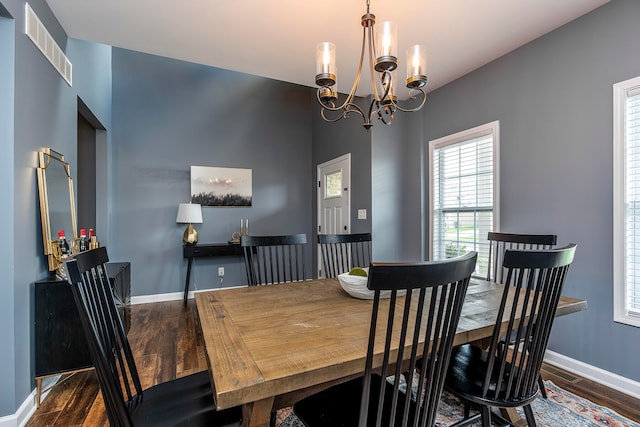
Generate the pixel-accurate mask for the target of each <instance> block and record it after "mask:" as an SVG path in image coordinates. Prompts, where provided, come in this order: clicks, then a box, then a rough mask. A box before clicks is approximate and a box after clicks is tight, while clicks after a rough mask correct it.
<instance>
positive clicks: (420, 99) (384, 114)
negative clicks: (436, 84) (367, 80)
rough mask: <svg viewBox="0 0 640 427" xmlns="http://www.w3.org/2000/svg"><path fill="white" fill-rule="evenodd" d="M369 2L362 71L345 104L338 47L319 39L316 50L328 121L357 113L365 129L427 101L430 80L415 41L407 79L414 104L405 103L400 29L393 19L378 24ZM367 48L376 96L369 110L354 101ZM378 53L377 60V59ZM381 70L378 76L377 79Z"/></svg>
mask: <svg viewBox="0 0 640 427" xmlns="http://www.w3.org/2000/svg"><path fill="white" fill-rule="evenodd" d="M369 2H370V0H367V13H366V14H364V15H363V16H362V20H361V23H362V27H363V30H362V48H361V51H360V64H359V65H358V73H357V75H356V79H355V81H354V83H353V87H352V88H351V91H350V92H349V94H348V95H347V98H346V99H345V100H344V102H343V103H342V104H341V105H338V104H337V102H338V94H337V92H336V90H335V84H336V80H337V77H336V74H337V72H336V47H335V45H334V44H333V43H330V42H323V43H319V44H318V47H317V51H316V59H317V74H316V85H318V86H319V88H318V92H317V98H318V102H319V103H320V106H321V107H322V111H321V115H322V118H323V119H324V120H325V121H328V122H337V121H338V120H341V119H343V118H347V117H348V116H349V115H350V114H352V113H356V114H359V115H360V116H362V118H363V120H364V123H363V124H362V126H364V128H365V129H367V130H369V129H370V128H371V127H372V126H373V123H372V122H371V121H372V120H373V118H374V117H377V118H378V120H380V121H381V122H382V123H384V124H386V125H390V124H391V123H392V122H393V114H394V113H395V112H396V111H397V110H400V111H404V112H414V111H418V110H419V109H421V108H422V106H423V105H424V103H425V101H426V99H427V94H426V93H425V91H424V89H423V87H424V86H425V85H426V84H427V76H426V75H425V73H426V70H427V60H426V51H425V49H424V47H422V46H420V45H414V46H411V47H410V48H408V49H407V80H406V85H407V88H409V90H410V92H409V99H410V100H411V101H407V103H408V104H410V105H405V106H404V107H401V106H400V105H399V104H398V99H397V96H396V92H395V87H396V71H395V70H396V68H397V67H398V58H397V53H396V51H397V46H396V45H397V29H396V26H395V24H393V23H392V22H387V21H385V22H382V23H381V24H380V25H379V26H378V27H377V28H375V31H374V27H375V23H376V17H375V15H374V14H372V13H370V12H369ZM365 50H366V51H368V55H369V68H370V77H371V86H372V88H373V94H372V98H373V99H372V100H371V104H370V105H369V109H368V111H365V110H363V109H362V108H360V107H359V106H358V105H356V104H355V103H354V96H355V93H356V90H357V89H358V84H359V83H360V77H361V75H362V62H363V60H364V55H365ZM374 53H375V58H376V59H375V62H374V60H373V58H374ZM376 74H378V80H376Z"/></svg>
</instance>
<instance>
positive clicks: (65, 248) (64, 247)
mask: <svg viewBox="0 0 640 427" xmlns="http://www.w3.org/2000/svg"><path fill="white" fill-rule="evenodd" d="M58 246H59V247H60V255H61V256H62V258H66V257H68V256H69V255H71V248H70V247H69V242H67V238H66V237H65V235H64V230H58Z"/></svg>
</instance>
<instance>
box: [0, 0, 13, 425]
mask: <svg viewBox="0 0 640 427" xmlns="http://www.w3.org/2000/svg"><path fill="white" fill-rule="evenodd" d="M7 16H9V13H8V11H6V10H5V9H4V7H3V6H2V4H0V147H2V151H3V155H2V156H1V157H0V181H1V182H4V183H5V184H4V185H2V186H0V198H1V199H2V200H13V195H14V188H13V182H14V167H13V153H14V146H13V132H14V126H13V117H14V115H13V104H14V89H13V85H14V77H15V76H14V68H13V64H14V62H15V52H14V39H15V37H14V31H15V30H14V26H15V23H14V21H13V19H10V17H7ZM13 218H14V212H13V209H2V210H0V233H2V235H3V236H5V238H4V241H5V244H4V245H2V247H1V248H0V271H2V275H3V276H4V277H5V284H4V286H2V287H0V321H2V323H3V324H4V325H7V326H10V327H3V328H0V342H2V343H13V342H14V341H15V330H14V328H13V324H14V311H15V310H14V295H15V287H14V286H13V283H14V280H15V272H14V270H13V265H14V262H15V256H14V253H13V250H12V249H13V241H14V232H13ZM7 242H10V243H9V244H7ZM8 348H10V349H11V348H13V346H12V345H9V346H8ZM15 357H16V354H15V352H14V351H0V378H2V383H3V385H2V387H0V416H2V415H3V414H7V413H12V412H13V410H12V409H14V408H15V405H14V402H15V388H16V373H15V370H14V368H15V364H16V362H15Z"/></svg>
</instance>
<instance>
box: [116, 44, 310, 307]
mask: <svg viewBox="0 0 640 427" xmlns="http://www.w3.org/2000/svg"><path fill="white" fill-rule="evenodd" d="M311 101H312V97H311V89H309V88H306V87H302V86H297V85H292V84H288V83H282V82H277V81H274V80H268V79H264V78H260V77H255V76H249V75H244V74H239V73H234V72H230V71H225V70H220V69H216V68H212V67H207V66H203V65H197V64H193V63H187V62H182V61H177V60H173V59H168V58H162V57H158V56H153V55H147V54H142V53H138V52H133V51H129V50H123V49H114V50H113V133H112V139H113V146H114V151H113V165H112V168H111V172H112V179H113V192H112V198H111V202H112V205H111V207H112V215H111V221H112V232H111V235H110V241H111V244H110V247H109V253H110V257H111V258H112V259H114V260H115V259H117V260H127V261H130V262H131V274H132V277H131V281H132V294H133V295H155V294H163V293H171V292H180V291H181V290H182V289H183V287H184V279H185V275H186V261H185V260H183V258H182V234H183V232H184V229H185V227H186V226H185V225H183V224H176V222H175V221H176V213H177V209H178V204H179V203H181V202H188V201H189V197H190V178H189V177H190V166H191V165H196V166H220V167H236V168H250V169H252V171H253V172H252V173H253V206H252V207H250V208H203V212H202V215H203V221H204V222H203V224H196V225H195V227H196V229H197V231H198V236H199V242H200V243H213V242H226V241H228V240H229V239H230V238H231V234H232V233H233V232H234V231H237V230H238V229H239V224H240V218H248V219H249V221H250V232H251V234H254V235H262V234H293V233H306V234H307V238H308V239H309V240H311V239H312V238H313V236H314V234H313V231H314V229H313V217H314V215H315V213H314V212H313V211H312V201H313V200H314V198H315V187H314V185H313V182H314V178H313V174H312V173H311V172H310V171H312V170H313V168H314V165H313V164H312V148H311V144H312V118H311V117H312V116H311ZM308 261H309V262H308V263H307V265H308V267H307V270H308V274H309V275H311V271H312V270H311V253H310V252H309V253H308ZM218 266H224V267H225V277H224V282H222V283H221V281H220V279H219V278H218V277H217V267H218ZM191 282H192V289H193V286H194V284H195V287H196V288H197V289H209V288H215V287H221V286H234V285H242V284H246V275H245V270H244V265H243V263H242V259H241V258H240V257H228V258H217V259H211V258H208V259H198V260H195V261H194V266H193V270H192V280H191Z"/></svg>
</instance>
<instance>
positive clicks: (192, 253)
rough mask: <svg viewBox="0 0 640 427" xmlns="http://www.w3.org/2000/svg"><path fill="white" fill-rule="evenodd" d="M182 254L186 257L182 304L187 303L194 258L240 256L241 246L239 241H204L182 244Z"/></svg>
mask: <svg viewBox="0 0 640 427" xmlns="http://www.w3.org/2000/svg"><path fill="white" fill-rule="evenodd" d="M182 255H183V257H184V258H187V259H188V263H187V280H186V281H185V283H184V305H185V306H186V305H187V298H188V296H189V281H190V280H191V265H192V264H193V259H194V258H213V257H219V256H240V255H242V246H240V244H239V243H205V244H197V245H184V246H183V247H182Z"/></svg>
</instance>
